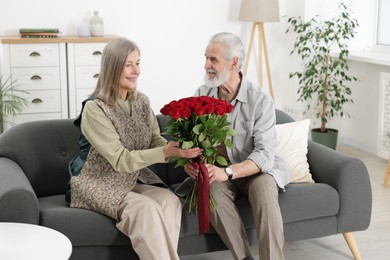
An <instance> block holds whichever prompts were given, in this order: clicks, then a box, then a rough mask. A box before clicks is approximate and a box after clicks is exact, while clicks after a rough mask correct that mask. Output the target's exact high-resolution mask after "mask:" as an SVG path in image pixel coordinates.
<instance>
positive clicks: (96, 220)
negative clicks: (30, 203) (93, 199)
mask: <svg viewBox="0 0 390 260" xmlns="http://www.w3.org/2000/svg"><path fill="white" fill-rule="evenodd" d="M39 205H40V211H41V216H40V225H42V226H46V227H49V228H52V229H55V230H58V231H59V232H61V233H63V234H64V235H66V236H67V237H68V238H69V239H70V240H71V241H72V245H73V246H106V245H112V246H117V245H129V244H130V239H129V238H128V237H127V236H125V235H123V234H122V233H120V232H119V231H118V229H117V228H116V225H115V221H114V220H112V219H110V218H108V217H106V216H104V215H102V214H99V213H96V212H93V211H89V210H85V209H78V208H70V207H69V206H68V204H67V203H66V202H65V195H56V196H48V197H42V198H39Z"/></svg>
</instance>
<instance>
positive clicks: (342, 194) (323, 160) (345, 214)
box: [308, 141, 372, 233]
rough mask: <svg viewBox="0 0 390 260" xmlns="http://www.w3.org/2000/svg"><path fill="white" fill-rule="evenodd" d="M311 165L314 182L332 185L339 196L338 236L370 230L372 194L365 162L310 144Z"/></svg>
mask: <svg viewBox="0 0 390 260" xmlns="http://www.w3.org/2000/svg"><path fill="white" fill-rule="evenodd" d="M308 162H309V165H310V171H311V173H312V175H313V179H314V180H315V181H316V182H320V183H326V184H329V185H330V186H332V187H333V188H335V189H336V190H337V191H338V193H339V198H340V209H339V212H338V214H337V222H338V227H337V230H338V232H339V233H343V232H351V231H359V230H365V229H367V228H368V226H369V224H370V220H371V210H372V191H371V182H370V178H369V175H368V171H367V167H366V166H365V164H364V163H363V161H361V160H360V159H357V158H353V157H351V156H348V155H346V154H343V153H340V152H338V151H335V150H333V149H330V148H328V147H325V146H323V145H320V144H317V143H315V142H312V141H309V145H308Z"/></svg>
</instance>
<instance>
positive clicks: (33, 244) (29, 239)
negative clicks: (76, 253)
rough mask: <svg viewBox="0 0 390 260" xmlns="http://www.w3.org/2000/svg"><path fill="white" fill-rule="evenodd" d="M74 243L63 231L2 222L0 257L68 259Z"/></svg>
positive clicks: (9, 259) (40, 259) (33, 259)
mask: <svg viewBox="0 0 390 260" xmlns="http://www.w3.org/2000/svg"><path fill="white" fill-rule="evenodd" d="M71 253H72V243H71V242H70V240H69V239H68V238H67V237H66V236H65V235H63V234H62V233H60V232H58V231H56V230H54V229H50V228H47V227H43V226H38V225H31V224H23V223H11V222H0V259H2V260H25V259H28V260H35V259H36V260H38V259H39V260H67V259H69V257H70V255H71Z"/></svg>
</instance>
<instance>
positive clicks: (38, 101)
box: [31, 98, 43, 104]
mask: <svg viewBox="0 0 390 260" xmlns="http://www.w3.org/2000/svg"><path fill="white" fill-rule="evenodd" d="M42 102H43V101H42V99H40V98H34V99H33V100H32V101H31V103H34V104H39V103H42Z"/></svg>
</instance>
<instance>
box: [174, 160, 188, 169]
mask: <svg viewBox="0 0 390 260" xmlns="http://www.w3.org/2000/svg"><path fill="white" fill-rule="evenodd" d="M187 161H188V159H187V158H179V159H177V161H176V165H175V168H177V167H183V166H184V165H185V164H186V163H187Z"/></svg>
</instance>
